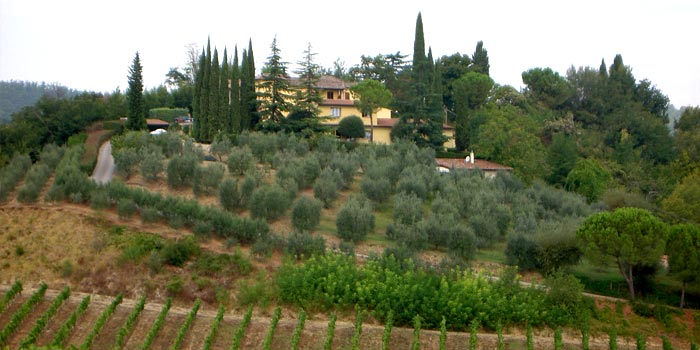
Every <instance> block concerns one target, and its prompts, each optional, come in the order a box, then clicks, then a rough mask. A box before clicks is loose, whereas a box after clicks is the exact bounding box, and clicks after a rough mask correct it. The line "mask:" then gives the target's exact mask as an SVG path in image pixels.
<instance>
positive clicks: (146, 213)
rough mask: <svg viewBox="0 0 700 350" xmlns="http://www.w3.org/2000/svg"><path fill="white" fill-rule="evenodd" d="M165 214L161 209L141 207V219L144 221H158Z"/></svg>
mask: <svg viewBox="0 0 700 350" xmlns="http://www.w3.org/2000/svg"><path fill="white" fill-rule="evenodd" d="M162 218H163V216H162V215H161V214H160V211H159V210H158V209H156V208H153V207H145V208H142V209H141V221H143V222H144V223H156V222H159V221H160V220H161V219H162Z"/></svg>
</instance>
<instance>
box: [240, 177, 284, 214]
mask: <svg viewBox="0 0 700 350" xmlns="http://www.w3.org/2000/svg"><path fill="white" fill-rule="evenodd" d="M290 204H291V199H290V198H289V195H288V194H287V193H286V191H285V190H284V189H283V188H282V187H280V186H279V185H278V184H273V185H266V186H261V187H259V188H257V189H256V190H255V191H253V194H252V195H251V196H250V203H249V204H248V209H250V215H251V217H253V218H255V219H264V220H268V221H274V220H277V219H279V218H280V217H281V216H282V215H284V213H285V212H286V211H287V209H289V206H290Z"/></svg>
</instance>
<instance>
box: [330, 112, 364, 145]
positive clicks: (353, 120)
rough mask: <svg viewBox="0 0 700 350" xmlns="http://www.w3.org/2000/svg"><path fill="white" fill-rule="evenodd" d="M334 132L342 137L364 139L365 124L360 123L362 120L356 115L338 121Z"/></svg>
mask: <svg viewBox="0 0 700 350" xmlns="http://www.w3.org/2000/svg"><path fill="white" fill-rule="evenodd" d="M336 132H337V133H338V135H340V136H342V137H347V138H352V139H356V138H364V137H365V124H364V123H363V122H362V118H360V117H358V116H356V115H351V116H347V117H345V118H343V119H341V120H340V122H339V123H338V129H337V130H336Z"/></svg>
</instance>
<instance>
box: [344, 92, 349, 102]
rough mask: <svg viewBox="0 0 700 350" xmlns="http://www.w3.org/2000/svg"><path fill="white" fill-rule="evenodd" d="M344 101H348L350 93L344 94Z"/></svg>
mask: <svg viewBox="0 0 700 350" xmlns="http://www.w3.org/2000/svg"><path fill="white" fill-rule="evenodd" d="M345 99H346V100H349V99H350V93H349V92H346V93H345Z"/></svg>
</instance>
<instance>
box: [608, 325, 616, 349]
mask: <svg viewBox="0 0 700 350" xmlns="http://www.w3.org/2000/svg"><path fill="white" fill-rule="evenodd" d="M608 349H610V350H617V332H615V330H613V331H611V332H610V334H609V335H608Z"/></svg>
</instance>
